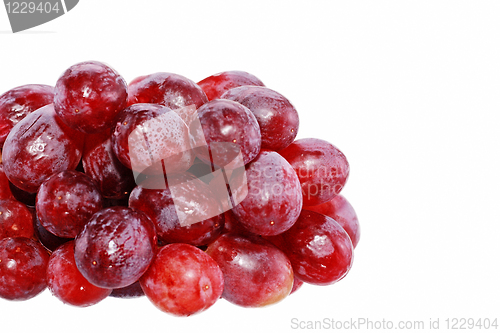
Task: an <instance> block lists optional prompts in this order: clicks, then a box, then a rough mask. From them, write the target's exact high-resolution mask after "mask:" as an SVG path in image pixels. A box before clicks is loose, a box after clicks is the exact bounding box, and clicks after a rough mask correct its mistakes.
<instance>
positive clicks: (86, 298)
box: [47, 241, 111, 307]
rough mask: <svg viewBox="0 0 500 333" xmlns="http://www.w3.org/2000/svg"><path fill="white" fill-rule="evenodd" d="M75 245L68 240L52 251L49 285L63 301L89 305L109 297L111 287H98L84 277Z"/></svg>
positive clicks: (80, 305)
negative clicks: (77, 265) (77, 262)
mask: <svg viewBox="0 0 500 333" xmlns="http://www.w3.org/2000/svg"><path fill="white" fill-rule="evenodd" d="M74 245H75V244H74V241H70V242H67V243H65V244H64V245H62V246H60V247H59V248H58V249H57V250H55V251H54V252H53V253H52V255H51V256H50V259H49V263H48V266H47V285H48V287H49V290H50V291H51V292H52V295H54V296H56V297H57V298H58V299H60V300H61V301H62V302H64V303H67V304H71V305H74V306H79V307H87V306H91V305H94V304H97V303H99V302H100V301H102V300H103V299H105V298H106V297H108V296H109V294H111V289H104V288H99V287H96V286H94V285H93V284H91V283H90V282H89V281H87V279H85V278H84V277H83V275H82V274H81V273H80V271H79V270H78V268H77V267H76V264H75V251H74Z"/></svg>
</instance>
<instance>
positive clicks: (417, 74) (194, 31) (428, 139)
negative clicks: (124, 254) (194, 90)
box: [0, 0, 500, 333]
mask: <svg viewBox="0 0 500 333" xmlns="http://www.w3.org/2000/svg"><path fill="white" fill-rule="evenodd" d="M499 18H500V2H497V1H423V0H420V1H344V2H340V1H319V0H314V1H260V0H259V1H246V2H242V1H178V0H162V1H135V2H132V1H128V2H124V1H118V0H113V1H111V0H108V1H98V0H81V1H80V3H79V4H78V5H77V6H76V7H75V8H74V9H73V10H72V11H70V12H69V13H68V14H66V15H64V16H62V17H60V18H58V19H56V20H54V21H52V22H49V23H47V24H44V25H42V26H39V27H36V28H33V29H31V30H28V31H26V32H21V33H17V34H12V33H11V32H10V26H9V24H8V21H7V15H6V12H5V10H4V8H1V7H0V93H3V92H5V91H7V90H9V89H11V88H13V87H16V86H19V85H22V84H28V83H44V84H51V85H54V84H55V82H56V80H57V78H58V77H59V75H60V74H61V73H62V72H63V71H64V70H65V69H66V68H67V67H69V66H71V65H72V64H74V63H77V62H80V61H84V60H99V61H103V62H106V63H108V64H109V65H111V66H112V67H114V68H115V69H116V70H117V71H118V72H120V73H121V74H122V75H123V76H124V78H125V79H126V80H127V81H131V80H132V79H133V78H135V77H136V76H139V75H144V74H150V73H153V72H159V71H165V72H173V73H178V74H182V75H184V76H186V77H188V78H191V79H192V80H194V81H199V80H201V79H203V78H205V77H206V76H209V75H211V74H215V73H217V72H220V71H224V70H245V71H248V72H250V73H253V74H254V75H256V76H257V77H259V78H260V79H261V80H262V81H263V82H264V83H265V84H266V85H267V86H268V87H270V88H272V89H274V90H277V91H279V92H281V93H282V94H283V95H285V96H286V97H288V99H290V101H291V102H292V103H293V104H294V105H295V107H296V108H297V110H298V111H299V115H300V118H301V123H300V129H299V137H318V138H322V139H325V140H328V141H330V142H331V143H333V144H334V145H336V146H337V147H338V148H340V149H341V150H342V151H343V152H344V154H345V155H346V156H347V158H348V160H349V162H350V165H351V175H350V178H349V181H348V183H347V186H346V187H345V190H344V192H343V194H344V195H345V196H346V197H347V199H348V200H349V201H350V202H351V203H352V205H353V206H354V208H355V209H356V211H357V213H358V216H359V219H360V223H361V227H362V235H361V241H360V243H359V246H358V248H357V249H356V252H355V259H354V265H353V268H352V270H351V271H350V273H349V274H348V275H347V277H346V278H345V279H344V280H342V281H341V282H339V283H337V284H335V285H332V286H329V287H316V286H311V285H306V286H304V287H303V288H302V289H301V290H299V291H298V292H297V293H296V294H294V295H292V296H290V297H289V298H287V299H285V300H284V301H282V302H280V303H278V304H275V305H272V306H269V307H266V308H262V309H247V308H240V307H237V306H236V305H232V304H230V303H228V302H226V301H224V300H221V301H219V302H217V303H216V304H215V305H214V306H213V307H212V308H210V309H209V310H208V311H206V312H204V313H202V314H199V315H195V316H192V317H189V318H177V317H173V316H170V315H168V314H164V313H162V312H160V311H159V310H157V309H156V308H155V307H154V306H153V305H151V304H150V303H149V301H148V300H147V299H145V298H142V299H137V300H116V299H106V300H104V301H103V302H102V303H100V304H98V305H96V306H94V307H90V308H86V309H80V308H75V307H71V306H68V305H64V304H62V303H61V302H60V301H59V300H58V299H56V298H55V297H53V296H51V295H50V292H49V291H45V292H44V293H43V294H41V295H39V296H38V297H36V298H34V299H32V300H29V301H26V302H9V301H5V300H0V331H1V332H8V333H10V332H62V331H63V330H64V331H67V332H72V333H73V332H90V331H91V330H94V329H95V330H97V331H98V332H158V333H161V332H165V333H166V332H207V331H208V332H286V331H298V330H296V329H293V327H292V319H293V318H297V319H296V320H298V321H304V322H305V321H322V320H323V319H325V318H333V319H335V320H350V319H351V318H354V319H357V318H366V319H368V320H372V321H374V322H375V321H382V320H386V321H392V322H393V323H394V325H397V324H398V322H399V321H411V322H413V321H423V322H424V323H425V325H426V326H425V327H426V328H428V326H429V320H430V319H432V320H436V319H440V328H441V329H444V328H446V322H445V320H446V318H455V317H456V318H476V319H478V318H494V317H495V316H496V317H500V315H499V312H498V309H500V301H499V298H500V297H499V296H500V292H499V289H500V288H499V282H500V260H499V254H500V245H499V243H500V241H499V235H500V227H499V224H500V218H499V214H498V210H499V209H498V207H499V203H500V195H499V190H500V177H499V171H500V131H499V130H498V127H499V121H500V117H499V111H500V19H499ZM499 324H500V322H499Z"/></svg>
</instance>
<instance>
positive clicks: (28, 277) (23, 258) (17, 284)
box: [0, 237, 49, 301]
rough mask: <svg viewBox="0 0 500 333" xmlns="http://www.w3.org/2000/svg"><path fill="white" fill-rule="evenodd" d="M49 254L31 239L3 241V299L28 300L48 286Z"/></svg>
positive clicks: (0, 263)
mask: <svg viewBox="0 0 500 333" xmlns="http://www.w3.org/2000/svg"><path fill="white" fill-rule="evenodd" d="M48 261H49V253H48V252H47V250H45V248H44V247H43V246H42V244H40V243H38V242H37V241H34V240H33V239H31V238H25V237H14V238H12V237H8V238H4V239H2V240H0V297H1V298H5V299H8V300H17V301H24V300H27V299H30V298H33V297H35V296H36V295H38V294H39V293H41V292H42V291H43V290H44V289H45V288H46V287H47V264H48Z"/></svg>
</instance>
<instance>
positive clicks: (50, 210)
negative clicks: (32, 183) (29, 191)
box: [36, 170, 103, 238]
mask: <svg viewBox="0 0 500 333" xmlns="http://www.w3.org/2000/svg"><path fill="white" fill-rule="evenodd" d="M102 207H103V198H102V195H101V192H99V189H98V188H97V186H96V184H95V183H94V182H93V181H92V179H90V177H89V176H87V175H86V174H84V173H82V172H79V171H75V170H66V171H61V172H59V173H56V174H54V175H52V176H50V177H49V178H47V179H46V180H45V181H44V182H43V183H42V185H41V186H40V188H39V189H38V194H37V196H36V213H37V216H38V219H39V220H40V223H41V224H42V225H43V227H44V228H46V229H47V230H48V231H50V232H51V233H53V234H54V235H56V236H59V237H64V238H74V237H76V235H78V233H80V231H81V230H82V229H83V226H84V225H85V224H86V223H87V222H88V221H89V219H90V218H91V217H92V215H94V213H97V212H98V211H100V210H101V209H102Z"/></svg>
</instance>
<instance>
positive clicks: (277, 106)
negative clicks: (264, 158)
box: [221, 86, 299, 151]
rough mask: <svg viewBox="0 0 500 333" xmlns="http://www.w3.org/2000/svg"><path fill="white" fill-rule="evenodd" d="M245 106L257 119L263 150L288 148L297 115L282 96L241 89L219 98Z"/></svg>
mask: <svg viewBox="0 0 500 333" xmlns="http://www.w3.org/2000/svg"><path fill="white" fill-rule="evenodd" d="M221 98H223V99H229V100H232V101H235V102H238V103H240V104H242V105H244V106H246V107H247V108H248V109H250V111H252V113H253V114H254V115H255V117H256V118H257V121H258V122H259V126H260V132H261V134H262V149H271V150H276V151H277V150H280V149H283V148H285V147H287V146H288V145H290V144H291V143H292V142H293V140H295V137H296V136H297V131H298V129H299V114H298V113H297V110H295V108H294V106H293V105H292V104H291V103H290V101H289V100H288V99H286V98H285V96H283V95H281V94H280V93H278V92H276V91H274V90H271V89H269V88H266V87H257V86H242V87H238V88H233V89H231V90H228V91H226V92H225V93H224V95H222V97H221Z"/></svg>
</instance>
